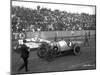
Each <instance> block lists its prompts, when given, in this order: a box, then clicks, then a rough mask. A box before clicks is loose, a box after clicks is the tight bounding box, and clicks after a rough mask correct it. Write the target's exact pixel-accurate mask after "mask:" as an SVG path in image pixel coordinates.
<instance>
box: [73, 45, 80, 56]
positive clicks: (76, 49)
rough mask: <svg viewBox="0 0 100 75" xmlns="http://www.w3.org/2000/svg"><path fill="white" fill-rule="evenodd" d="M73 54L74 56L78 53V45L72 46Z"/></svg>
mask: <svg viewBox="0 0 100 75" xmlns="http://www.w3.org/2000/svg"><path fill="white" fill-rule="evenodd" d="M73 54H74V55H76V56H78V55H80V46H77V45H76V46H74V49H73Z"/></svg>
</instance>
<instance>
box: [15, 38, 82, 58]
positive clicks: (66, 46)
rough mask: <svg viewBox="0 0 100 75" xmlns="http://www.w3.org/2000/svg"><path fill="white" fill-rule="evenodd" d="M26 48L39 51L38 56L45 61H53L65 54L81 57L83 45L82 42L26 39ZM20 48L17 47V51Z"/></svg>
mask: <svg viewBox="0 0 100 75" xmlns="http://www.w3.org/2000/svg"><path fill="white" fill-rule="evenodd" d="M26 41H27V43H25V44H26V46H27V47H29V48H30V50H31V51H34V50H37V55H38V56H39V57H40V58H43V59H47V60H48V59H52V58H55V57H56V56H59V55H62V54H64V53H68V52H71V53H73V54H74V55H76V56H78V55H80V47H81V44H82V43H83V42H82V41H66V40H59V41H49V40H45V39H33V38H32V39H26ZM19 47H20V45H19V46H17V47H16V49H17V50H18V48H19Z"/></svg>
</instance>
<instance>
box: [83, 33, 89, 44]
mask: <svg viewBox="0 0 100 75" xmlns="http://www.w3.org/2000/svg"><path fill="white" fill-rule="evenodd" d="M84 46H89V41H88V34H87V33H85V39H84Z"/></svg>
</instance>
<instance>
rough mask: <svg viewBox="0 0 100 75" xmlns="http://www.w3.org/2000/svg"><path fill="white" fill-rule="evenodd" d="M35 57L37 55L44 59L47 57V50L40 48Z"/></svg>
mask: <svg viewBox="0 0 100 75" xmlns="http://www.w3.org/2000/svg"><path fill="white" fill-rule="evenodd" d="M37 55H38V56H39V57H40V58H44V57H45V56H46V55H47V50H46V48H40V49H39V50H38V51H37Z"/></svg>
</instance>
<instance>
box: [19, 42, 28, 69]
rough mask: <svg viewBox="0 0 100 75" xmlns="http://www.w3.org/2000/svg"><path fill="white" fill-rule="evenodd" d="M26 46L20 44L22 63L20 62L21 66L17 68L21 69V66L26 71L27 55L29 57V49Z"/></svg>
mask: <svg viewBox="0 0 100 75" xmlns="http://www.w3.org/2000/svg"><path fill="white" fill-rule="evenodd" d="M28 49H29V48H28V47H27V46H26V45H25V44H23V45H21V49H20V50H21V58H22V59H23V61H24V63H23V64H22V66H21V67H20V68H19V70H21V69H22V68H24V67H25V71H28V57H29V51H28Z"/></svg>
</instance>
